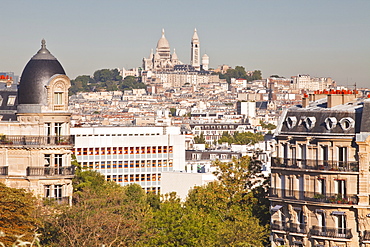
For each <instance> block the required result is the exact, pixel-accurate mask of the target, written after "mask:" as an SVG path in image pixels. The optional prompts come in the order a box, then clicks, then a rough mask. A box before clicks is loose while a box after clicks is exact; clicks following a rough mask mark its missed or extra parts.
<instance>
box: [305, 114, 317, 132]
mask: <svg viewBox="0 0 370 247" xmlns="http://www.w3.org/2000/svg"><path fill="white" fill-rule="evenodd" d="M315 123H316V118H315V117H307V118H305V119H304V125H305V127H306V128H307V129H308V130H310V129H313V127H315Z"/></svg>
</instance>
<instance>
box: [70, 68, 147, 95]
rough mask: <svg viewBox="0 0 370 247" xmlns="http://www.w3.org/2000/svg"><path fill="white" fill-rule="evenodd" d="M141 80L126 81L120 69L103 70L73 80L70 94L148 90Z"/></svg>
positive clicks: (131, 79) (128, 77)
mask: <svg viewBox="0 0 370 247" xmlns="http://www.w3.org/2000/svg"><path fill="white" fill-rule="evenodd" d="M139 79H140V78H136V77H134V76H126V77H125V78H124V79H123V78H122V76H121V75H120V73H119V71H118V69H101V70H97V71H95V72H94V74H93V76H89V75H80V76H77V77H76V78H75V79H74V80H71V88H70V89H69V94H70V95H73V94H76V93H77V92H93V91H116V90H122V91H124V90H130V89H137V88H146V85H145V84H144V83H142V82H139Z"/></svg>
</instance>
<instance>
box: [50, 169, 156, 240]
mask: <svg viewBox="0 0 370 247" xmlns="http://www.w3.org/2000/svg"><path fill="white" fill-rule="evenodd" d="M73 183H74V188H75V193H74V195H73V206H72V207H61V208H58V210H55V213H54V214H53V215H52V216H49V217H45V218H44V220H45V222H46V224H45V228H44V229H43V233H44V241H43V244H46V245H48V246H102V245H105V246H134V245H135V244H136V243H137V242H140V241H142V240H143V239H145V238H146V237H147V234H148V233H147V232H148V231H147V221H148V219H149V218H150V215H151V214H150V207H149V204H148V202H147V198H146V194H145V193H144V191H143V189H142V188H141V187H140V186H139V185H137V184H133V185H128V186H125V187H122V186H120V185H118V184H116V183H115V182H111V181H105V180H104V177H103V176H102V175H100V176H99V174H97V173H96V172H92V171H82V172H80V173H79V174H77V177H76V179H75V180H74V182H73Z"/></svg>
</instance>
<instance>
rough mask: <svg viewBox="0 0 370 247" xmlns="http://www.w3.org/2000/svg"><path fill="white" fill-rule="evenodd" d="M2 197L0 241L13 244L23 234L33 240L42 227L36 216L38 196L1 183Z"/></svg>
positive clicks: (28, 239)
mask: <svg viewBox="0 0 370 247" xmlns="http://www.w3.org/2000/svg"><path fill="white" fill-rule="evenodd" d="M0 198H1V200H0V233H2V234H0V243H3V244H4V246H13V245H12V244H14V242H16V241H17V239H19V237H17V236H21V235H23V237H22V240H25V241H30V242H31V241H32V240H33V239H34V236H35V232H36V230H37V229H38V227H40V221H39V220H37V219H36V217H35V216H36V212H37V211H36V210H37V207H36V205H37V203H36V198H34V197H33V196H32V194H31V193H28V192H26V191H25V190H23V189H15V188H10V187H7V186H6V185H4V184H3V183H0ZM0 245H1V244H0Z"/></svg>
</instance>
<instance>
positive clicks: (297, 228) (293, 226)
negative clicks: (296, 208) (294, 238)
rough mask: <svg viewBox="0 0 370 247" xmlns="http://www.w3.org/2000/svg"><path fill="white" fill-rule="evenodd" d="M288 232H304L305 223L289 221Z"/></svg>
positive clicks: (305, 231)
mask: <svg viewBox="0 0 370 247" xmlns="http://www.w3.org/2000/svg"><path fill="white" fill-rule="evenodd" d="M288 231H289V232H294V233H302V234H306V233H307V230H306V225H305V224H298V223H290V224H289V227H288Z"/></svg>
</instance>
